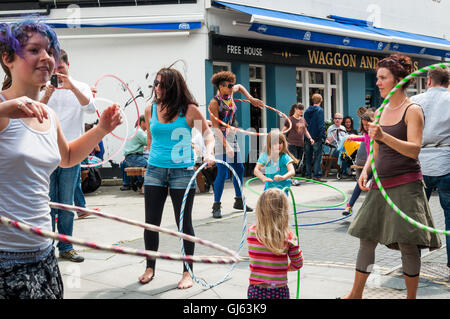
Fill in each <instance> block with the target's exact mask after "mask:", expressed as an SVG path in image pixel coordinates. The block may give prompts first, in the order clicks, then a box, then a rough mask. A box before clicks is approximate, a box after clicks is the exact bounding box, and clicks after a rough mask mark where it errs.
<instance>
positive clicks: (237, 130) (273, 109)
mask: <svg viewBox="0 0 450 319" xmlns="http://www.w3.org/2000/svg"><path fill="white" fill-rule="evenodd" d="M233 100H234V101H238V102H246V103H250V101H248V100H243V99H233ZM264 107H265V108H268V109H269V110H272V111H274V112H276V113H278V115H281V116H282V117H284V118H285V119H286V121H287V122H288V123H289V127H288V128H287V129H286V130H284V131H281V132H280V133H281V134H285V133H287V132H289V131H290V130H291V128H292V122H291V120H290V119H289V117H288V116H286V114H284V113H283V112H281V111H279V110H277V109H275V108H273V107H271V106H268V105H264ZM208 111H209V115H210V116H211V117H212V118H214V119H215V120H216V121H217V122H219V123H220V124H222V125H223V126H225V127H227V128H230V129H233V130H235V131H236V132H240V133H244V134H248V135H255V136H267V135H268V134H269V133H259V132H250V131H246V130H243V129H241V128H238V127H234V126H231V125H230V124H227V123H225V122H223V121H222V120H220V119H219V118H217V117H216V116H215V115H214V114H213V113H212V111H211V106H208Z"/></svg>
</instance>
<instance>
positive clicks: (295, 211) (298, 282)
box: [283, 187, 300, 299]
mask: <svg viewBox="0 0 450 319" xmlns="http://www.w3.org/2000/svg"><path fill="white" fill-rule="evenodd" d="M286 190H288V191H289V194H290V195H291V199H292V206H293V209H294V221H295V234H296V235H297V240H298V244H299V245H300V237H299V234H298V223H297V207H296V206H295V198H294V193H292V189H291V188H290V187H285V188H283V192H284V191H286ZM299 295H300V269H299V270H297V294H296V299H298V298H299Z"/></svg>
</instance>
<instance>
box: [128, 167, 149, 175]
mask: <svg viewBox="0 0 450 319" xmlns="http://www.w3.org/2000/svg"><path fill="white" fill-rule="evenodd" d="M146 170H147V168H145V167H127V168H125V173H126V174H127V176H145V171H146Z"/></svg>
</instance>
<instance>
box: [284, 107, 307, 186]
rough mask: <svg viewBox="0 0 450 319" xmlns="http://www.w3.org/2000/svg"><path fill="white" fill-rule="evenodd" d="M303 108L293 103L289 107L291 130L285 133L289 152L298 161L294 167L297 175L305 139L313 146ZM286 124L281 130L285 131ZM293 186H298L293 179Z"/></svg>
mask: <svg viewBox="0 0 450 319" xmlns="http://www.w3.org/2000/svg"><path fill="white" fill-rule="evenodd" d="M304 110H305V107H304V106H303V104H301V103H295V104H293V105H292V106H291V110H290V111H289V119H290V120H291V122H292V128H291V130H290V131H289V132H287V133H286V134H287V142H288V144H289V146H288V147H289V152H291V154H292V155H294V157H295V158H296V159H298V161H299V162H298V164H297V165H296V167H295V171H296V173H297V174H300V169H301V168H300V163H301V161H302V158H303V150H304V145H305V139H308V140H309V142H310V143H311V145H314V140H313V139H312V138H311V135H310V134H309V132H308V128H307V127H306V121H305V119H304V118H303V111H304ZM287 127H288V124H287V122H285V123H284V128H283V130H285V129H287ZM292 185H293V186H298V185H300V181H299V180H296V179H293V180H292Z"/></svg>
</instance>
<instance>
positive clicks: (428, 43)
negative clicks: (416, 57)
mask: <svg viewBox="0 0 450 319" xmlns="http://www.w3.org/2000/svg"><path fill="white" fill-rule="evenodd" d="M329 18H331V19H333V20H335V21H337V22H339V23H343V24H351V25H359V26H362V27H363V28H366V29H368V30H371V31H372V32H376V33H379V34H382V35H385V36H387V37H389V38H390V45H389V50H392V51H399V52H405V53H415V54H429V55H435V56H441V57H447V58H450V41H448V40H445V39H442V38H436V37H430V36H426V35H421V34H416V33H410V32H404V31H396V30H391V29H385V28H378V27H375V26H373V25H372V23H371V22H369V21H365V20H357V19H351V18H346V17H340V16H334V15H330V16H329Z"/></svg>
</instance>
